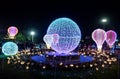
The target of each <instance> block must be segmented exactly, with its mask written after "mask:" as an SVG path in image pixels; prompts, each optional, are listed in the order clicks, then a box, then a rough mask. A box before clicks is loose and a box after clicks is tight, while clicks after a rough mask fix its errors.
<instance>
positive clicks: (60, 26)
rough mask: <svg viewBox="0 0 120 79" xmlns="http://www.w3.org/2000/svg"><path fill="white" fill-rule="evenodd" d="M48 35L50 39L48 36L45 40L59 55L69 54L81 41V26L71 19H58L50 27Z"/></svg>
mask: <svg viewBox="0 0 120 79" xmlns="http://www.w3.org/2000/svg"><path fill="white" fill-rule="evenodd" d="M46 35H48V37H47V36H46V38H44V39H46V40H47V42H49V43H50V46H51V48H52V49H53V50H55V51H56V52H58V53H69V52H70V51H72V50H74V49H75V48H76V47H77V46H78V44H79V42H80V40H81V31H80V29H79V26H78V25H77V24H76V23H75V22H74V21H73V20H71V19H69V18H58V19H56V20H54V21H53V22H52V23H51V24H50V25H49V27H48V30H47V34H46ZM49 35H50V36H49Z"/></svg>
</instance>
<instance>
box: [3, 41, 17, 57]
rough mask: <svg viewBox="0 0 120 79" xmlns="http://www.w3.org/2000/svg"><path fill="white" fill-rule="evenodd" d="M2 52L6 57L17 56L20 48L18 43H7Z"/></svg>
mask: <svg viewBox="0 0 120 79" xmlns="http://www.w3.org/2000/svg"><path fill="white" fill-rule="evenodd" d="M2 52H3V53H4V54H5V55H8V56H9V55H15V54H16V53H17V52H18V46H17V44H16V43H14V42H6V43H5V44H4V45H3V46H2Z"/></svg>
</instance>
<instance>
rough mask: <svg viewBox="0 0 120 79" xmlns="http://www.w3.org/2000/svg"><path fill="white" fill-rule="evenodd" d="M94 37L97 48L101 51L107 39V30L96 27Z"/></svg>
mask: <svg viewBox="0 0 120 79" xmlns="http://www.w3.org/2000/svg"><path fill="white" fill-rule="evenodd" d="M92 39H93V40H94V41H95V43H96V44H97V49H98V50H99V51H101V49H102V45H103V43H104V41H105V40H106V32H105V31H104V30H103V29H96V30H94V31H93V33H92Z"/></svg>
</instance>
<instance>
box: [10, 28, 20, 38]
mask: <svg viewBox="0 0 120 79" xmlns="http://www.w3.org/2000/svg"><path fill="white" fill-rule="evenodd" d="M8 33H9V35H10V36H13V37H14V36H15V35H16V34H17V33H18V29H17V27H15V26H11V27H9V28H8Z"/></svg>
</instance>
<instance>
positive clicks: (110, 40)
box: [106, 30, 117, 48]
mask: <svg viewBox="0 0 120 79" xmlns="http://www.w3.org/2000/svg"><path fill="white" fill-rule="evenodd" d="M106 35H107V38H106V42H107V44H108V45H109V47H110V48H111V47H112V46H113V44H114V43H115V41H116V38H117V34H116V32H115V31H113V30H109V31H107V32H106Z"/></svg>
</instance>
